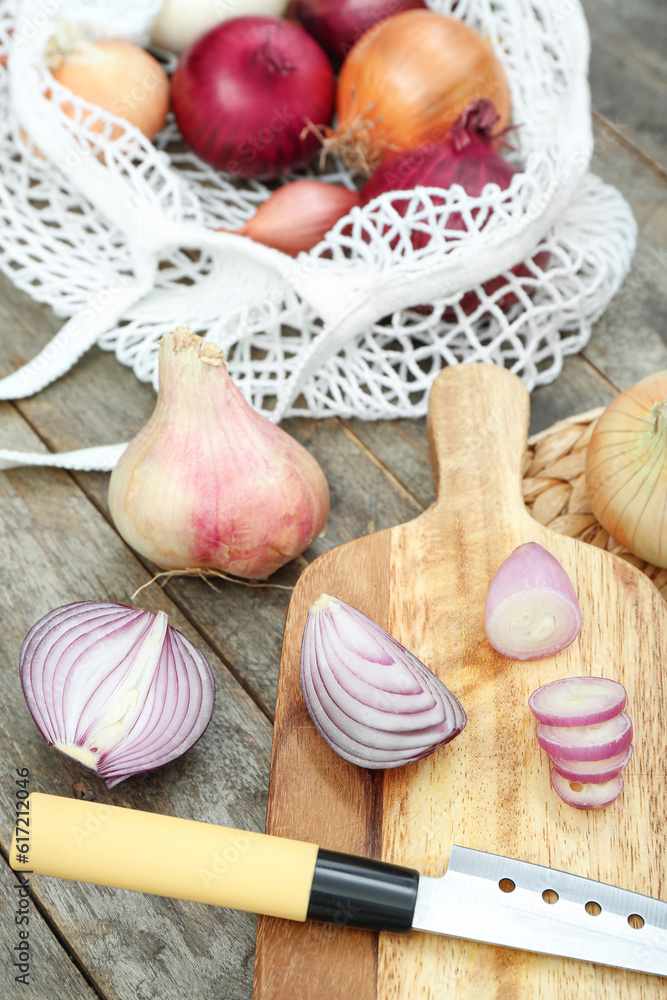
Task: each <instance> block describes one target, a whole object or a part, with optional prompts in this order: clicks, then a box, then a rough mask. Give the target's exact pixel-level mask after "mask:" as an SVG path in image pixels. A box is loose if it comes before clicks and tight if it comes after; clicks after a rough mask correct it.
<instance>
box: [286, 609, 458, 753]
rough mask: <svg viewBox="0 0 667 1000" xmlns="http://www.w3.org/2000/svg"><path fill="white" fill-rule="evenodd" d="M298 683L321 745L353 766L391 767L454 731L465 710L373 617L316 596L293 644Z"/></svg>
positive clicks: (449, 737)
mask: <svg viewBox="0 0 667 1000" xmlns="http://www.w3.org/2000/svg"><path fill="white" fill-rule="evenodd" d="M301 688H302V691H303V696H304V699H305V702H306V706H307V708H308V711H309V713H310V716H311V718H312V720H313V722H314V724H315V726H316V728H317V730H318V732H319V733H320V735H321V736H322V737H323V738H324V739H325V740H326V742H327V743H328V744H329V746H330V747H331V748H332V749H333V750H335V751H336V753H338V754H340V756H341V757H344V758H345V760H348V761H351V762H352V763H353V764H358V765H359V766H361V767H369V768H385V767H399V766H400V765H402V764H408V763H410V762H412V761H415V760H419V759H420V758H422V757H425V756H426V755H427V754H429V753H432V752H433V751H434V750H435V749H437V747H439V746H442V745H443V744H444V743H448V742H449V741H450V740H452V739H453V738H454V737H455V736H457V735H458V734H459V733H460V732H461V730H462V729H463V727H464V726H465V724H466V721H467V719H466V714H465V712H464V710H463V708H462V706H461V704H460V703H459V701H458V700H457V699H456V698H455V697H454V695H453V694H452V693H451V692H450V691H449V690H448V689H447V688H446V687H445V685H444V684H443V683H442V681H440V680H439V679H438V678H437V677H436V676H435V674H433V673H431V671H430V670H429V669H428V668H427V667H426V666H425V665H424V664H423V663H422V662H421V661H420V660H418V659H417V657H416V656H414V655H413V654H412V653H410V652H409V651H408V650H407V649H405V647H404V646H402V645H401V644H400V643H399V642H398V641H397V640H396V639H394V638H393V637H392V636H390V635H389V634H388V633H387V632H385V630H384V629H383V628H381V627H380V626H379V625H378V624H377V623H376V622H373V621H371V619H370V618H367V617H366V615H364V614H362V613H361V612H360V611H358V610H357V609H356V608H353V607H351V606H350V605H349V604H345V602H344V601H341V600H339V599H338V598H336V597H330V596H329V595H328V594H322V595H321V596H320V597H319V598H318V599H317V600H316V601H315V603H314V604H313V606H312V607H311V609H310V611H309V613H308V618H307V620H306V626H305V629H304V633H303V642H302V646H301Z"/></svg>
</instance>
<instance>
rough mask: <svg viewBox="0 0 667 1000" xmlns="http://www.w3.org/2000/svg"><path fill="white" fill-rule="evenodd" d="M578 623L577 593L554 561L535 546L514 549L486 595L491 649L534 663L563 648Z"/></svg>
mask: <svg viewBox="0 0 667 1000" xmlns="http://www.w3.org/2000/svg"><path fill="white" fill-rule="evenodd" d="M581 624H582V621H581V608H580V607H579V601H578V600H577V595H576V593H575V591H574V587H573V586H572V583H571V581H570V578H569V576H568V575H567V573H566V572H565V570H564V569H563V567H562V566H561V564H560V563H559V562H558V560H557V559H556V558H555V557H554V556H552V555H551V553H550V552H547V550H546V549H545V548H544V547H543V546H542V545H538V543H537V542H526V543H525V544H524V545H519V546H518V548H516V549H514V551H513V552H512V554H511V555H510V556H508V557H507V559H506V560H505V562H504V563H502V565H501V566H500V567H499V568H498V570H497V571H496V573H495V575H494V577H493V579H492V580H491V583H490V585H489V589H488V592H487V595H486V604H485V607H484V627H485V629H486V635H487V638H488V640H489V642H490V643H491V645H492V646H493V648H494V649H496V650H498V652H499V653H501V654H502V655H503V656H507V657H509V658H510V659H512V660H537V659H540V658H541V657H543V656H551V655H552V654H553V653H558V652H560V650H561V649H565V648H566V646H569V645H570V643H571V642H573V641H574V639H575V638H576V637H577V636H578V635H579V632H580V631H581Z"/></svg>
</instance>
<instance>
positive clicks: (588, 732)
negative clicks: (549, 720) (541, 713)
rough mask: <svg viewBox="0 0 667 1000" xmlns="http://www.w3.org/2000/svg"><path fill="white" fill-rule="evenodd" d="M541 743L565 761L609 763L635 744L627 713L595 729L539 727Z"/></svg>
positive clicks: (588, 727) (543, 747) (601, 723)
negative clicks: (612, 758) (602, 761)
mask: <svg viewBox="0 0 667 1000" xmlns="http://www.w3.org/2000/svg"><path fill="white" fill-rule="evenodd" d="M537 742H538V743H539V744H540V746H541V747H542V749H543V750H546V752H547V753H548V754H549V756H550V757H559V758H560V759H561V760H606V759H607V758H608V757H615V756H616V754H619V753H622V752H623V750H626V749H627V748H628V747H629V746H630V744H631V743H632V722H631V720H630V717H629V716H628V715H626V713H625V712H619V714H618V715H615V716H614V718H613V719H607V721H606V722H598V723H596V724H595V725H593V726H544V725H543V724H542V723H541V722H538V724H537Z"/></svg>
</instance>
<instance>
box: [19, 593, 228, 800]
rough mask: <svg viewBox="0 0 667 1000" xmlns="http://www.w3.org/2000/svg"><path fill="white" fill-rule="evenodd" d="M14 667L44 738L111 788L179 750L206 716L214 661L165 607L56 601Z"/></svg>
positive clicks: (212, 691)
mask: <svg viewBox="0 0 667 1000" xmlns="http://www.w3.org/2000/svg"><path fill="white" fill-rule="evenodd" d="M19 670H20V675H21V684H22V687H23V693H24V695H25V699H26V703H27V705H28V709H29V711H30V714H31V715H32V717H33V719H34V720H35V724H36V726H37V728H38V729H39V731H40V733H41V734H42V736H43V737H44V739H45V740H46V742H47V743H48V744H49V745H50V746H52V747H55V749H56V750H59V751H60V753H62V754H64V755H65V756H66V757H70V758H72V759H73V760H75V761H77V762H78V763H79V764H81V765H82V766H83V767H85V768H86V769H87V770H89V771H93V772H94V773H95V774H99V775H100V777H101V778H103V779H104V781H105V782H106V784H107V786H108V787H109V788H113V787H114V785H117V784H118V783H119V782H121V781H124V780H125V778H129V777H131V776H132V775H133V774H138V773H140V772H142V771H149V770H152V769H153V768H156V767H160V766H162V765H163V764H167V763H168V762H169V761H172V760H174V759H175V758H176V757H180V755H181V754H183V753H185V751H186V750H188V749H189V748H190V747H191V746H192V745H193V744H194V743H196V742H197V740H198V739H199V737H200V736H201V735H202V733H203V732H204V730H205V729H206V727H207V726H208V724H209V722H210V720H211V715H212V714H213V704H214V701H215V684H214V681H213V675H212V673H211V668H210V667H209V665H208V663H207V661H206V658H205V657H204V655H203V653H201V652H200V651H199V650H198V649H197V647H196V646H193V645H192V643H191V642H190V641H189V640H188V639H186V638H185V636H184V635H182V634H181V633H180V632H178V631H177V630H176V629H175V628H172V626H171V625H169V623H168V620H167V616H166V614H165V613H164V612H163V611H158V612H157V614H154V613H153V612H152V611H142V610H141V609H138V608H129V607H126V606H125V605H123V604H112V603H111V602H109V601H81V602H80V603H77V604H67V605H65V606H64V607H61V608H56V609H55V610H54V611H50V612H49V613H48V614H46V615H44V617H43V618H40V620H39V621H38V622H37V623H36V624H35V625H33V627H32V628H31V629H30V631H29V632H28V634H27V636H26V638H25V640H24V642H23V646H22V647H21V655H20V661H19Z"/></svg>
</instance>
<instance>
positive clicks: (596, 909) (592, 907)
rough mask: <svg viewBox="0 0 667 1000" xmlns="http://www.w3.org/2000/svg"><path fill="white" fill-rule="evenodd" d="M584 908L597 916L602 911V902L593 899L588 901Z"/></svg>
mask: <svg viewBox="0 0 667 1000" xmlns="http://www.w3.org/2000/svg"><path fill="white" fill-rule="evenodd" d="M584 909H585V910H586V913H590V915H591V916H592V917H597V916H599V915H600V914H601V913H602V907H601V906H600V904H599V903H594V902H593V900H591V901H590V902H589V903H586V906H585V907H584Z"/></svg>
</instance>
